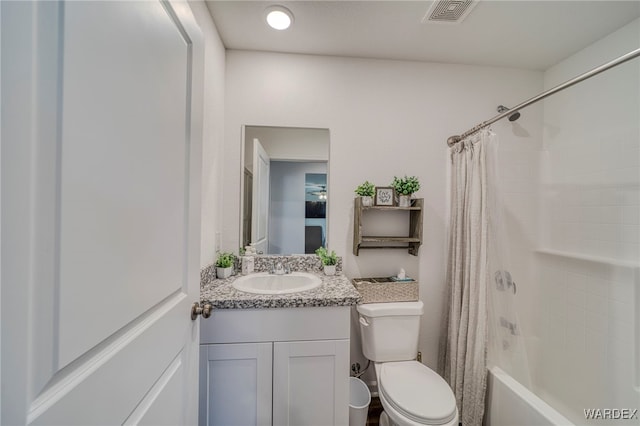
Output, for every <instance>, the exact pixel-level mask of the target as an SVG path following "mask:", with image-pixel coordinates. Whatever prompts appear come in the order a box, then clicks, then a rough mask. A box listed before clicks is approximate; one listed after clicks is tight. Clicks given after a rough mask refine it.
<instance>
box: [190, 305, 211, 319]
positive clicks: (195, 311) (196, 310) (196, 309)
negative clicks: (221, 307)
mask: <svg viewBox="0 0 640 426" xmlns="http://www.w3.org/2000/svg"><path fill="white" fill-rule="evenodd" d="M211 311H213V306H211V304H209V303H206V304H205V305H204V306H200V303H198V302H195V303H194V304H193V305H191V320H192V321H195V320H196V318H198V315H202V318H209V317H210V316H211Z"/></svg>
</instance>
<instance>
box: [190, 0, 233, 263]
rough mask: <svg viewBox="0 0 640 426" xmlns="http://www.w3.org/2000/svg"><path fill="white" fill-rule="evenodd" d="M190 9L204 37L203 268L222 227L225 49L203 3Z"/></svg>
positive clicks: (191, 4) (213, 252) (197, 3)
mask: <svg viewBox="0 0 640 426" xmlns="http://www.w3.org/2000/svg"><path fill="white" fill-rule="evenodd" d="M189 6H190V7H191V10H192V12H193V15H194V16H195V18H196V22H197V23H198V25H199V26H200V29H201V30H202V33H203V36H204V42H205V47H204V54H205V59H204V67H205V70H204V108H203V121H204V123H203V141H202V142H203V143H202V227H201V230H202V231H201V232H202V240H201V248H200V267H201V268H202V267H205V266H209V265H210V264H212V263H213V262H214V257H215V252H216V232H219V231H220V225H221V222H222V220H221V216H222V214H221V210H222V207H221V203H220V199H221V194H222V164H223V155H224V152H223V138H224V79H225V74H224V73H225V48H224V46H223V44H222V41H221V40H220V36H219V35H218V30H217V29H216V27H215V24H214V23H213V20H212V19H211V15H210V14H209V10H208V9H207V7H206V5H205V2H203V1H190V2H189Z"/></svg>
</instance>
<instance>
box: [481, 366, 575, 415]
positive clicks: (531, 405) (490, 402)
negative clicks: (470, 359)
mask: <svg viewBox="0 0 640 426" xmlns="http://www.w3.org/2000/svg"><path fill="white" fill-rule="evenodd" d="M486 403H487V408H486V413H485V416H484V424H485V426H547V425H549V426H551V425H562V426H564V425H573V423H571V422H570V421H569V420H568V419H567V418H566V417H564V416H563V415H562V414H560V413H558V412H557V411H556V410H554V409H553V407H551V406H550V405H549V404H547V403H546V402H544V401H543V400H541V399H540V398H538V397H537V396H536V395H535V394H534V393H533V392H531V391H530V390H529V389H527V388H526V387H524V386H523V385H521V384H520V383H518V382H517V381H516V380H514V379H513V378H512V377H511V376H509V375H508V374H507V373H505V372H504V371H503V370H502V369H500V368H498V367H492V368H491V369H489V376H488V378H487V401H486Z"/></svg>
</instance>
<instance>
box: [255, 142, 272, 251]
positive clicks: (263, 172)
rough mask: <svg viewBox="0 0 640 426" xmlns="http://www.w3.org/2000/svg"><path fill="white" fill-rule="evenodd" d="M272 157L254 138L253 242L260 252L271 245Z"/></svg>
mask: <svg viewBox="0 0 640 426" xmlns="http://www.w3.org/2000/svg"><path fill="white" fill-rule="evenodd" d="M270 167H271V159H270V158H269V155H268V154H267V151H265V150H264V148H263V147H262V144H260V141H259V140H258V139H254V140H253V191H252V197H253V199H252V201H251V204H252V213H251V243H253V245H254V246H255V248H256V250H257V251H258V253H265V254H266V253H267V247H268V245H269V229H268V224H269V170H270Z"/></svg>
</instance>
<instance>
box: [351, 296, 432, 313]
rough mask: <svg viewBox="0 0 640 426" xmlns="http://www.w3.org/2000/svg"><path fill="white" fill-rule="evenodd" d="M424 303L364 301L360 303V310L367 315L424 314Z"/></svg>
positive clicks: (358, 307)
mask: <svg viewBox="0 0 640 426" xmlns="http://www.w3.org/2000/svg"><path fill="white" fill-rule="evenodd" d="M423 307H424V304H423V303H422V301H421V300H418V301H417V302H391V303H364V304H362V305H358V306H357V308H356V309H358V312H359V313H360V314H362V315H364V316H367V317H385V316H400V315H422V312H423Z"/></svg>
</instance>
